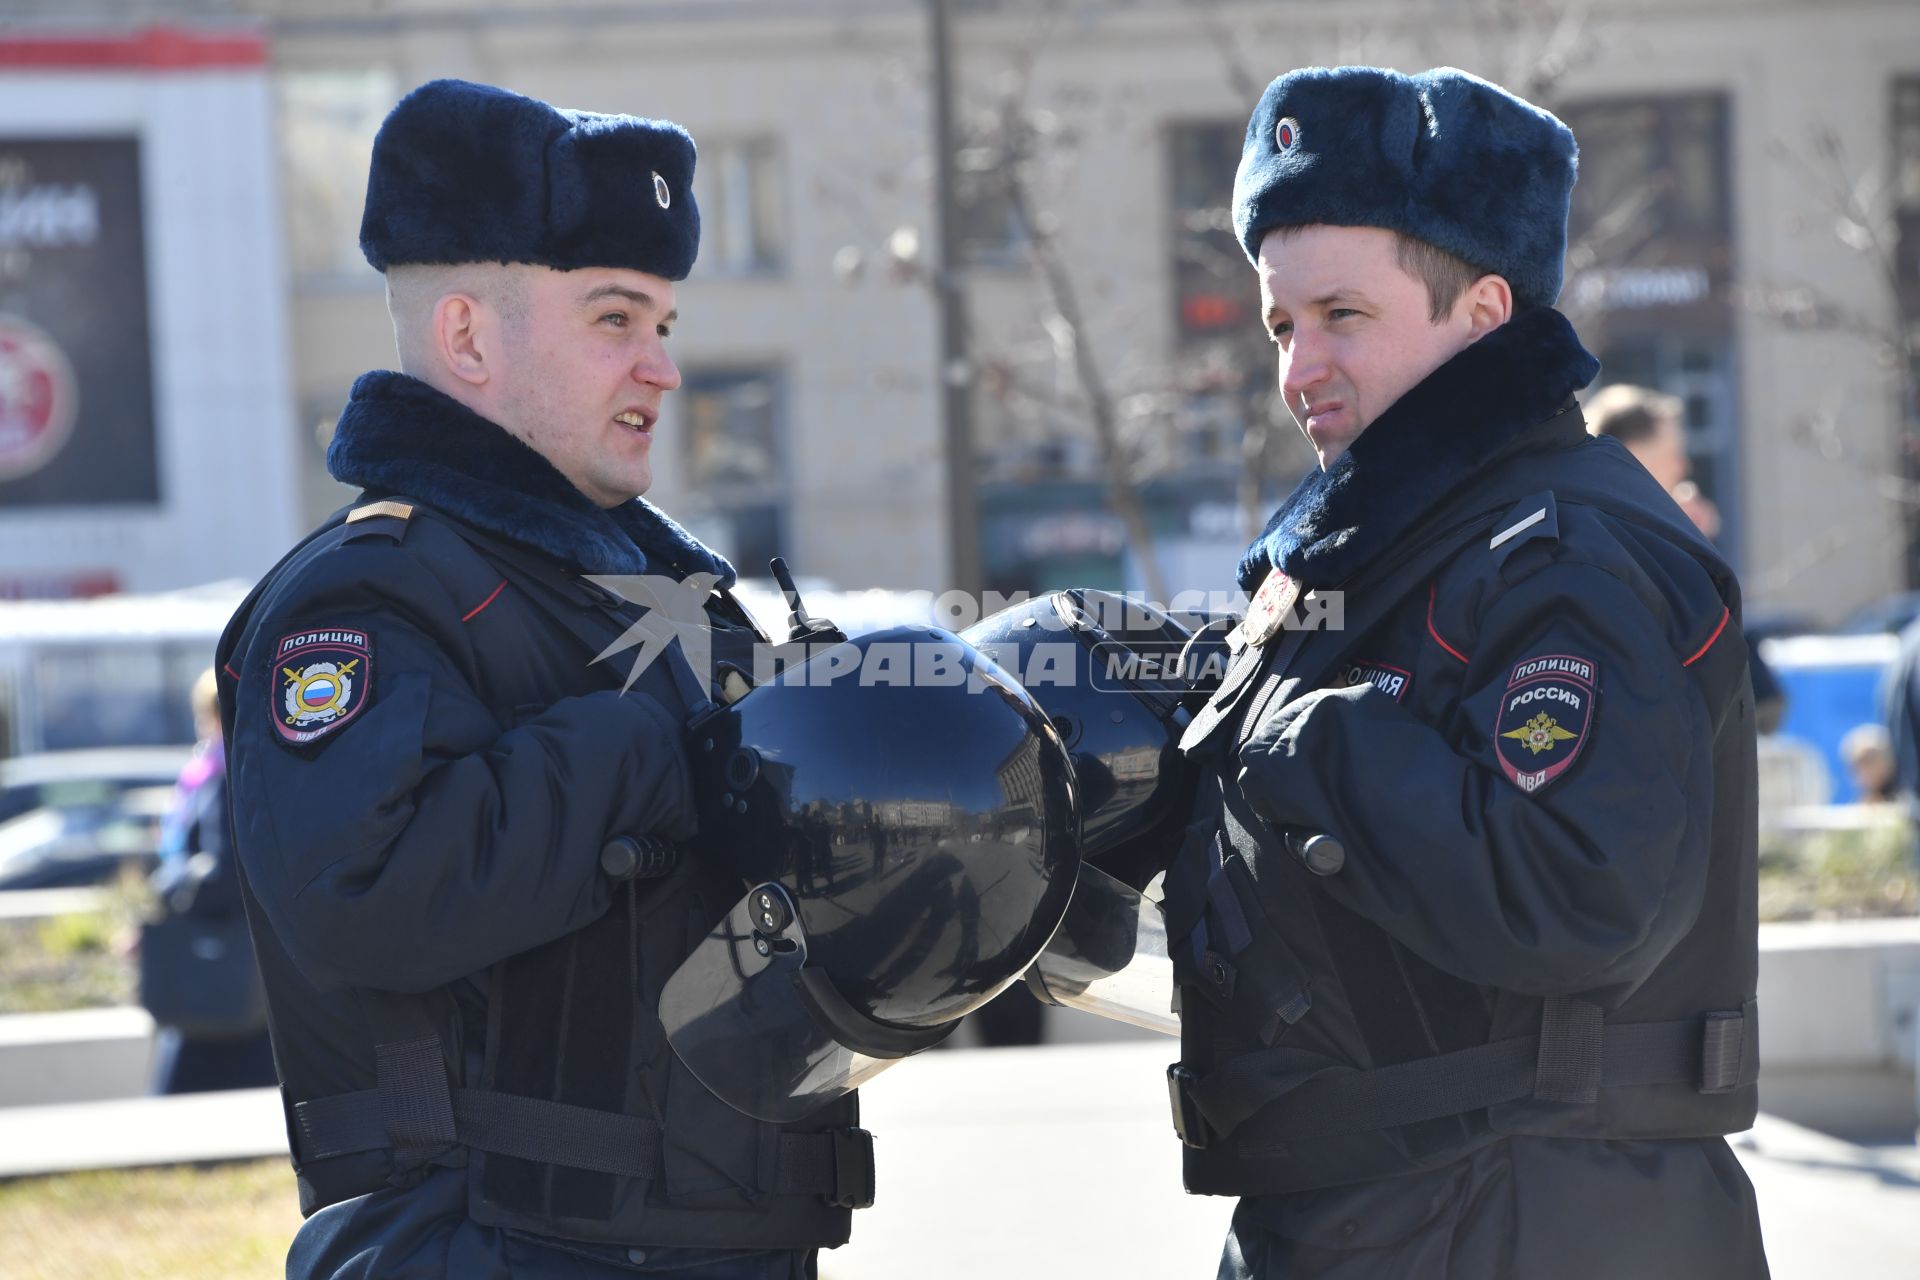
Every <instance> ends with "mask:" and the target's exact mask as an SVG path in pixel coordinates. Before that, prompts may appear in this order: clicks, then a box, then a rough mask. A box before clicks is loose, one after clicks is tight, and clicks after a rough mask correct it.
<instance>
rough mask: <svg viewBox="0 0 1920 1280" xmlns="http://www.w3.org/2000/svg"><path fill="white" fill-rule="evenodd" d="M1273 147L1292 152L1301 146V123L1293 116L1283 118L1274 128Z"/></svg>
mask: <svg viewBox="0 0 1920 1280" xmlns="http://www.w3.org/2000/svg"><path fill="white" fill-rule="evenodd" d="M1273 145H1274V146H1276V147H1278V148H1280V150H1281V151H1283V152H1285V151H1291V150H1293V149H1294V148H1295V147H1297V146H1299V145H1300V122H1299V121H1298V120H1295V119H1294V118H1293V117H1292V116H1283V117H1281V119H1280V122H1279V123H1278V124H1276V125H1274V126H1273Z"/></svg>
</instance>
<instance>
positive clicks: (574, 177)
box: [219, 80, 872, 1280]
mask: <svg viewBox="0 0 1920 1280" xmlns="http://www.w3.org/2000/svg"><path fill="white" fill-rule="evenodd" d="M693 169H694V145H693V141H692V139H691V138H689V137H688V136H687V134H686V133H685V132H684V131H683V130H682V129H680V128H679V127H678V126H677V125H674V124H671V123H668V122H665V121H658V120H644V119H636V118H634V117H631V116H622V115H597V114H592V113H588V112H580V111H562V110H556V109H555V108H553V107H551V106H548V105H547V104H545V103H543V102H537V101H534V100H531V99H528V98H524V97H521V96H519V95H517V94H513V93H509V92H506V91H504V90H501V89H496V88H490V87H487V86H484V85H476V84H468V83H464V82H460V81H453V80H441V81H435V82H433V83H431V84H427V85H424V86H422V87H421V88H419V89H417V90H415V91H414V92H413V93H411V94H409V95H408V96H407V97H406V98H405V99H403V100H402V101H401V102H400V103H399V105H398V106H396V107H395V108H394V110H393V112H392V114H391V115H390V116H389V117H388V118H387V120H386V122H385V124H384V125H383V126H382V128H381V130H380V133H379V136H378V138H377V139H376V141H375V144H374V152H373V164H372V172H371V175H370V178H369V182H368V187H367V205H366V215H365V219H364V222H363V224H362V230H361V247H362V249H363V250H364V252H365V253H366V256H367V259H368V261H369V262H371V263H372V264H373V265H374V266H375V267H376V268H378V269H380V270H381V271H382V272H384V273H385V275H386V281H387V296H388V304H389V309H390V310H391V312H392V316H393V324H394V333H395V337H396V339H397V342H398V347H399V363H400V371H399V372H397V373H395V372H377V373H369V374H367V375H365V376H364V377H362V378H361V379H360V380H359V381H358V382H357V383H356V384H355V386H354V388H353V394H352V398H351V400H350V401H349V403H348V404H347V407H346V409H345V411H344V412H343V413H342V414H341V416H340V420H339V426H338V430H337V433H336V435H335V437H334V440H333V444H332V446H331V448H330V449H329V451H328V458H327V461H328V467H329V469H330V470H331V471H332V473H333V475H334V476H335V477H336V478H338V479H340V480H342V481H345V482H347V483H349V484H354V485H358V486H360V487H361V488H362V489H363V493H362V494H361V496H360V497H359V499H358V500H356V501H355V502H354V503H353V505H352V506H351V507H349V508H347V509H345V510H343V511H342V512H340V513H337V514H336V515H335V516H334V517H332V518H331V519H329V520H328V521H327V522H326V523H325V524H324V525H322V526H321V527H320V528H319V529H318V530H316V531H315V532H314V533H313V534H312V535H310V536H309V537H308V538H307V539H306V540H305V541H304V542H302V543H301V544H300V545H299V546H298V547H296V548H295V549H294V550H292V551H291V552H289V553H288V555H287V556H286V557H285V558H284V559H283V560H282V561H281V562H280V563H279V565H278V566H277V567H275V568H274V569H273V571H272V572H270V573H269V574H268V575H267V577H266V579H265V580H264V581H263V582H262V583H261V584H260V586H259V587H258V588H257V589H256V590H255V591H254V593H253V594H252V596H251V597H249V598H248V600H247V601H246V603H245V604H244V605H243V606H242V607H241V609H240V611H239V613H238V614H237V615H236V616H235V618H234V620H233V622H232V624H231V625H230V626H229V628H228V630H227V633H226V635H225V636H224V637H223V638H222V640H221V644H220V651H219V667H220V671H221V673H222V674H221V686H220V701H221V709H222V716H223V720H224V723H225V729H226V739H227V742H228V743H229V744H230V756H231V760H232V793H233V810H234V817H235V827H236V837H237V843H238V845H239V851H240V862H241V865H242V868H243V871H244V892H245V900H246V908H247V913H248V916H249V918H250V921H251V924H252V929H253V932H254V935H255V937H256V939H257V942H258V949H259V955H260V963H261V969H262V972H263V975H264V978H265V983H266V991H267V999H268V1005H269V1011H270V1020H271V1031H272V1038H273V1047H274V1056H275V1059H276V1061H277V1064H278V1068H279V1075H280V1082H281V1088H282V1094H283V1097H284V1102H285V1106H286V1109H287V1129H288V1134H289V1137H290V1139H291V1143H292V1154H293V1163H294V1168H295V1172H296V1175H297V1178H298V1182H299V1189H300V1207H301V1210H302V1212H303V1213H304V1214H305V1215H306V1216H307V1221H306V1223H305V1225H304V1226H303V1227H302V1228H301V1230H300V1232H299V1234H298V1235H297V1236H296V1238H295V1240H294V1243H293V1247H292V1250H291V1253H290V1256H289V1259H288V1264H287V1274H288V1275H289V1276H290V1277H332V1276H340V1277H346V1276H353V1277H383V1278H388V1277H430V1276H431V1277H445V1276H459V1277H462V1278H463V1280H484V1278H492V1277H509V1276H567V1277H579V1278H584V1277H590V1276H593V1277H601V1276H604V1277H613V1276H630V1275H634V1274H641V1275H650V1274H672V1275H673V1276H675V1277H686V1280H694V1278H695V1277H700V1278H701V1280H736V1278H737V1280H745V1278H747V1277H751V1278H753V1280H796V1278H798V1277H802V1276H812V1275H813V1274H814V1273H815V1262H814V1258H815V1250H816V1249H818V1248H820V1247H831V1246H834V1245H837V1244H839V1243H841V1242H843V1241H845V1240H846V1239H847V1235H848V1227H849V1216H850V1210H851V1209H852V1208H854V1207H858V1206H861V1205H864V1204H866V1203H870V1202H871V1199H872V1164H871V1161H872V1147H871V1141H870V1139H869V1138H868V1136H867V1135H866V1134H865V1133H864V1132H863V1131H861V1130H860V1129H858V1128H857V1127H855V1117H856V1104H855V1102H854V1100H853V1098H852V1097H851V1096H849V1097H846V1098H843V1099H839V1100H837V1101H835V1102H833V1103H832V1104H830V1105H828V1106H826V1107H824V1108H822V1109H820V1110H818V1111H816V1112H814V1113H812V1114H810V1115H808V1116H806V1117H805V1118H804V1119H802V1120H800V1121H797V1122H794V1123H790V1124H774V1123H768V1122H765V1121H760V1120H755V1119H752V1118H749V1117H747V1116H745V1115H742V1114H741V1113H739V1112H737V1111H735V1110H733V1109H732V1108H731V1107H729V1106H727V1105H726V1104H725V1103H723V1102H721V1101H720V1100H719V1099H717V1098H715V1097H714V1096H713V1095H712V1094H710V1093H709V1092H708V1091H707V1090H706V1089H704V1088H703V1087H702V1086H701V1085H700V1083H699V1082H698V1081H697V1080H696V1079H694V1077H693V1076H691V1075H690V1074H689V1073H688V1072H687V1071H686V1069H685V1068H684V1067H683V1066H681V1064H680V1063H679V1060H678V1059H677V1058H676V1057H675V1056H674V1054H673V1053H672V1052H671V1051H670V1050H669V1048H668V1045H667V1041H666V1039H665V1034H664V1032H663V1030H662V1028H661V1025H660V1022H659V1019H658V1017H657V1013H656V1010H657V1006H658V1001H659V996H660V991H661V987H662V986H663V984H664V983H665V982H666V980H667V978H668V976H669V975H670V974H672V973H673V971H674V969H675V967H676V966H677V965H679V963H680V962H681V961H682V960H683V959H684V958H685V957H686V955H687V954H688V953H689V952H690V951H691V950H692V949H693V947H694V944H695V943H697V942H698V941H699V939H700V936H701V935H702V933H703V932H704V931H705V929H706V928H707V927H708V926H709V925H710V924H711V923H712V922H713V921H714V920H716V919H719V918H721V917H722V916H724V915H725V913H726V912H727V910H728V908H729V907H730V906H731V905H732V904H733V903H734V901H735V900H736V899H737V898H738V897H739V896H740V892H741V889H740V884H739V882H738V880H737V879H734V878H731V877H729V876H728V875H727V874H725V873H724V872H722V871H720V870H718V869H716V868H714V867H712V866H709V865H705V864H704V863H702V862H701V861H699V860H696V859H693V858H690V857H680V856H678V855H677V850H676V846H675V845H674V844H673V843H672V842H673V841H675V840H679V839H682V838H684V837H686V836H688V835H689V833H690V832H691V831H692V830H693V827H694V803H693V797H692V794H691V790H690V784H689V771H688V765H687V761H686V759H685V753H684V749H683V746H682V743H681V734H682V726H683V724H684V723H685V722H686V720H687V717H688V714H689V712H690V710H692V709H694V708H697V707H699V706H701V705H711V701H710V700H711V699H712V698H714V697H717V696H719V689H718V688H717V686H716V682H715V680H714V679H713V676H714V668H713V667H712V664H709V667H710V669H708V670H702V671H695V670H693V668H692V666H691V664H690V663H689V662H688V661H686V659H685V657H684V655H685V653H686V652H687V651H688V650H689V649H691V650H695V651H698V650H702V649H708V650H710V651H711V655H712V659H713V662H714V663H718V662H720V661H722V660H725V659H727V658H728V657H729V656H730V655H731V656H733V657H734V658H735V659H736V660H740V659H741V655H742V654H744V652H745V650H746V649H747V647H748V646H750V645H752V644H753V643H754V641H755V640H756V639H757V637H756V635H755V633H754V631H753V630H752V624H751V622H750V621H749V619H748V617H747V615H746V614H744V612H742V611H741V610H740V608H739V607H738V605H737V604H736V603H735V602H734V601H733V600H732V598H731V597H730V596H729V595H728V594H727V588H728V586H729V585H730V584H731V583H732V582H733V578H734V574H733V570H732V568H731V567H730V566H729V565H728V564H727V562H726V561H725V560H724V559H723V558H721V557H720V556H719V555H717V554H715V553H714V552H713V551H712V550H710V549H708V548H707V547H705V546H702V545H701V544H700V543H699V542H697V541H696V540H694V539H693V538H692V537H690V536H689V535H688V534H687V533H686V532H685V531H684V530H682V529H681V528H680V527H679V526H678V525H676V524H674V522H673V521H671V520H669V519H668V518H667V517H666V516H665V515H664V514H663V513H661V512H660V511H659V510H658V509H657V508H655V507H653V506H651V505H649V504H648V503H647V502H645V501H643V500H642V499H641V498H640V497H639V495H640V494H642V493H644V492H645V491H646V490H647V488H648V485H649V483H650V481H651V470H650V452H651V449H652V445H653V436H654V432H655V429H656V423H657V421H658V419H659V416H660V412H661V402H662V400H663V398H664V397H666V396H667V395H668V394H669V393H671V392H672V391H673V390H674V389H675V388H676V387H677V386H679V385H680V374H679V371H678V370H677V369H676V368H675V367H674V363H673V360H672V358H671V357H670V356H669V355H668V352H667V340H668V336H669V334H670V332H671V329H672V327H673V323H674V320H675V317H676V314H677V309H676V301H675V282H677V281H679V280H682V279H684V278H685V276H686V274H687V272H688V269H689V268H690V267H691V266H692V265H693V260H694V254H695V250H696V248H697V246H698V242H699V234H700V222H699V213H698V211H697V210H696V208H695V206H694V199H693V191H692V185H691V184H692V179H693ZM609 577H611V578H612V579H614V580H615V581H616V583H617V582H620V581H626V582H639V583H642V584H645V585H646V587H647V591H648V593H649V594H647V598H648V599H649V600H650V601H651V602H652V603H653V604H654V605H655V610H654V613H655V614H656V615H658V616H678V612H686V611H684V610H683V611H678V612H677V611H676V610H675V609H674V608H672V607H669V606H668V605H666V604H665V603H663V595H664V596H671V595H675V594H676V593H679V594H684V595H685V596H686V597H687V600H689V601H691V610H690V616H691V619H692V621H691V623H690V624H689V625H690V626H691V627H692V628H693V630H694V631H697V632H699V633H700V638H701V640H702V642H703V643H701V644H697V645H691V646H685V645H683V646H680V648H679V652H680V653H681V655H682V658H681V660H680V661H678V662H671V661H654V662H651V663H650V664H647V665H645V666H644V668H641V669H637V670H633V671H631V672H630V668H629V666H628V665H627V664H624V663H613V662H604V661H596V655H599V654H601V653H602V652H603V651H604V650H606V649H607V648H608V647H609V646H614V645H616V644H617V643H618V642H620V641H621V639H622V638H623V637H630V636H631V634H632V633H631V632H630V631H629V628H630V626H631V625H633V624H634V623H635V622H636V621H637V620H638V619H639V618H640V617H641V611H640V610H638V609H636V608H635V606H634V605H633V604H630V603H629V602H628V595H627V593H626V592H625V591H623V590H621V589H618V588H617V587H616V588H615V589H609V588H608V587H607V586H606V585H605V584H606V583H607V581H608V578H609ZM594 578H599V582H598V583H596V582H595V581H593V580H591V579H594ZM635 598H637V597H635ZM683 603H685V602H683ZM741 665H746V666H747V667H748V669H750V662H743V663H741Z"/></svg>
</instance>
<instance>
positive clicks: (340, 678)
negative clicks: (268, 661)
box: [273, 631, 373, 746]
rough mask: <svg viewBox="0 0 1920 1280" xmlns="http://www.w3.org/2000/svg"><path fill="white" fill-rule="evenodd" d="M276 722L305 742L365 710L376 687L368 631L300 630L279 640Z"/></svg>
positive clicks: (286, 734)
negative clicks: (362, 709) (374, 686)
mask: <svg viewBox="0 0 1920 1280" xmlns="http://www.w3.org/2000/svg"><path fill="white" fill-rule="evenodd" d="M273 653H274V663H273V665H274V671H275V673H276V675H277V676H278V679H277V680H275V681H274V685H273V689H274V694H273V727H274V730H275V732H277V733H278V734H279V735H280V740H281V741H282V742H287V743H291V744H292V745H294V746H304V745H306V744H307V743H309V742H313V741H315V740H317V739H320V738H323V737H325V736H326V735H327V734H329V733H332V732H333V731H334V730H336V729H339V728H341V727H342V726H344V725H345V724H346V723H347V722H348V721H349V720H351V719H353V718H354V717H355V716H357V715H359V714H360V709H361V708H362V707H364V706H366V705H367V696H368V695H369V694H370V693H371V692H372V691H373V643H372V642H371V641H370V640H368V639H367V633H366V632H364V631H296V632H294V633H293V634H292V635H290V636H282V637H280V643H278V644H276V645H274V647H273Z"/></svg>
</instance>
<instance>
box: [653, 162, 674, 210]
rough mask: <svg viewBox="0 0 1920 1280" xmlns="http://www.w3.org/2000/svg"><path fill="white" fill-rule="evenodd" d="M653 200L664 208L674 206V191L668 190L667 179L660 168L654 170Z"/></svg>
mask: <svg viewBox="0 0 1920 1280" xmlns="http://www.w3.org/2000/svg"><path fill="white" fill-rule="evenodd" d="M653 202H654V203H655V204H657V205H659V206H660V207H661V208H662V209H671V208H672V207H673V192H672V191H670V190H668V188H667V180H666V179H665V178H663V177H661V176H660V171H659V170H658V169H655V170H654V171H653Z"/></svg>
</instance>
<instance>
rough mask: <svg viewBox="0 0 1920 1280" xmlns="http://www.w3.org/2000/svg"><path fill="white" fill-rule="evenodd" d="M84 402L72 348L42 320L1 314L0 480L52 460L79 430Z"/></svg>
mask: <svg viewBox="0 0 1920 1280" xmlns="http://www.w3.org/2000/svg"><path fill="white" fill-rule="evenodd" d="M79 407H80V395H79V390H78V388H77V387H76V386H75V385H74V379H73V365H72V364H71V363H70V362H69V361H68V360H67V357H66V353H65V352H63V351H61V350H60V348H59V346H58V345H57V344H55V342H54V340H53V339H52V338H50V337H48V336H47V335H46V334H45V333H44V332H42V331H41V330H40V328H39V327H38V326H36V325H33V324H30V323H28V322H27V321H26V320H23V319H21V318H20V317H19V316H10V315H0V480H11V479H14V478H16V477H18V476H24V475H31V474H32V473H34V472H35V471H38V470H39V469H40V468H41V467H44V466H46V465H47V463H48V462H50V461H52V460H53V456H54V455H55V454H57V453H59V452H60V450H61V448H62V446H64V445H65V444H66V443H67V437H68V436H70V435H72V434H73V419H74V415H75V414H76V413H77V412H78V410H79Z"/></svg>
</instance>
